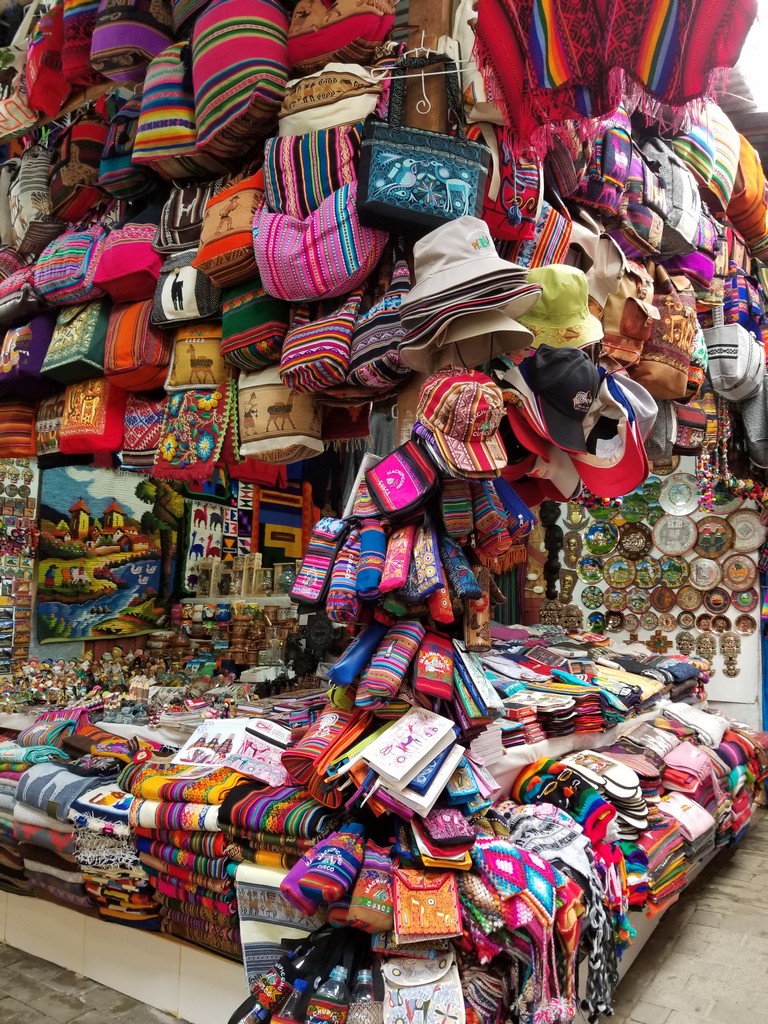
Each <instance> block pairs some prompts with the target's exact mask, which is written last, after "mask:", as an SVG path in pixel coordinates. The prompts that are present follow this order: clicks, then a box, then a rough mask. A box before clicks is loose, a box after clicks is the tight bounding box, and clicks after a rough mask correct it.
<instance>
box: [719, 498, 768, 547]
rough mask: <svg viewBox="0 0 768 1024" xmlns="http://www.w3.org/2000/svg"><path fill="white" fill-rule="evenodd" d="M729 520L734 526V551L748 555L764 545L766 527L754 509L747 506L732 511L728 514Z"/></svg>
mask: <svg viewBox="0 0 768 1024" xmlns="http://www.w3.org/2000/svg"><path fill="white" fill-rule="evenodd" d="M728 522H729V523H730V525H731V526H732V528H733V535H734V536H733V550H734V551H738V553H739V554H740V555H748V554H750V552H752V551H757V550H758V548H761V547H762V546H763V542H764V541H765V532H766V528H765V527H764V526H763V524H762V523H761V522H760V516H759V514H758V513H757V512H755V510H754V509H751V508H745V509H742V510H741V511H740V512H732V513H731V514H730V515H729V516H728Z"/></svg>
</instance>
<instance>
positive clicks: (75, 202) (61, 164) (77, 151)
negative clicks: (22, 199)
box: [51, 97, 109, 224]
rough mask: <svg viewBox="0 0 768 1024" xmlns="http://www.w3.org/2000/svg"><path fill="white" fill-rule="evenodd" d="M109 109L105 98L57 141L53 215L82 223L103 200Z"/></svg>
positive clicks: (52, 188)
mask: <svg viewBox="0 0 768 1024" xmlns="http://www.w3.org/2000/svg"><path fill="white" fill-rule="evenodd" d="M108 113H109V112H108V110H107V103H106V100H104V98H103V97H102V99H101V100H99V101H98V102H97V103H96V104H95V105H94V107H93V111H92V112H90V113H84V114H82V115H81V116H79V117H77V118H75V120H74V121H73V122H72V124H71V125H70V126H69V128H67V129H66V131H64V132H62V134H61V135H60V136H59V138H58V139H57V141H56V147H55V149H54V153H53V164H52V166H51V213H52V214H53V216H54V217H59V218H60V219H61V220H65V221H68V222H69V223H70V224H79V223H80V222H81V221H83V220H85V219H86V218H88V217H90V216H92V214H93V209H94V207H95V206H97V205H98V204H99V202H100V201H101V200H102V199H103V198H104V193H103V192H102V191H101V189H100V188H99V185H98V182H99V166H100V164H101V154H102V152H103V151H104V146H105V145H106V142H107V135H108V134H109V123H108Z"/></svg>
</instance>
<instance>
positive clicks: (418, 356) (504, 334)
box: [398, 309, 533, 373]
mask: <svg viewBox="0 0 768 1024" xmlns="http://www.w3.org/2000/svg"><path fill="white" fill-rule="evenodd" d="M532 343H533V335H532V334H531V332H530V331H529V330H528V329H527V328H526V327H523V325H522V324H520V323H518V321H517V320H514V319H513V318H512V317H511V316H509V315H508V314H507V313H506V312H505V310H502V309H488V310H483V311H482V312H479V313H475V314H472V315H470V316H462V315H459V316H458V317H457V318H456V319H455V320H452V321H450V322H449V323H448V325H447V327H446V329H445V330H444V331H443V332H442V333H441V334H440V335H438V336H437V337H435V338H432V339H430V340H429V341H422V342H417V343H416V344H409V343H408V342H405V343H404V344H403V345H401V347H400V348H399V350H398V355H399V356H400V358H401V359H402V361H403V362H404V363H405V365H406V366H409V367H410V368H411V369H412V370H422V371H424V370H426V371H427V372H431V373H434V371H435V369H437V368H438V367H439V366H440V367H442V366H450V365H452V364H453V363H455V364H456V365H457V366H464V367H466V368H467V369H474V368H475V367H477V366H480V365H482V364H483V363H488V362H490V361H491V360H492V359H495V358H496V357H497V356H505V355H508V354H509V353H510V352H519V351H521V349H524V348H528V347H530V346H531V344H532ZM444 350H447V351H448V352H450V354H451V358H450V361H448V362H446V361H445V360H446V356H444V355H440V353H442V352H443V351H444ZM454 357H455V358H454Z"/></svg>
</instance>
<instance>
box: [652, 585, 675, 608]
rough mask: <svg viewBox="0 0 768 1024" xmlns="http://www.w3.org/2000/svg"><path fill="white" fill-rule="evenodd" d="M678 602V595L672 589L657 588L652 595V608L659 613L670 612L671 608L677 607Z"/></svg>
mask: <svg viewBox="0 0 768 1024" xmlns="http://www.w3.org/2000/svg"><path fill="white" fill-rule="evenodd" d="M676 600H677V595H676V594H675V592H674V590H672V588H671V587H664V586H662V587H656V589H655V590H654V591H653V593H652V594H651V606H652V607H653V608H655V609H656V611H657V612H668V611H669V610H670V608H674V607H675V601H676Z"/></svg>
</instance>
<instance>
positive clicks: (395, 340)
mask: <svg viewBox="0 0 768 1024" xmlns="http://www.w3.org/2000/svg"><path fill="white" fill-rule="evenodd" d="M410 290H411V272H410V270H409V269H408V263H407V261H406V260H405V259H404V258H403V257H400V258H399V259H398V260H397V261H396V262H395V265H394V267H393V268H392V276H391V279H390V281H389V287H388V288H387V290H386V292H385V293H384V295H383V296H382V297H381V298H380V299H379V300H378V301H377V302H374V304H373V305H372V306H371V307H370V309H368V310H366V312H365V313H361V314H360V315H359V316H358V318H357V321H356V323H355V329H354V331H353V332H352V345H351V350H350V358H349V372H348V374H347V383H348V384H352V385H354V386H355V387H361V388H368V389H370V390H371V391H388V390H390V389H391V388H392V385H393V384H397V383H399V382H405V380H406V379H407V378H408V377H409V376H410V373H411V370H410V368H409V367H407V366H406V365H405V363H404V362H403V361H402V359H401V358H400V355H399V353H398V345H399V343H400V341H401V340H402V338H403V337H404V335H405V328H404V327H403V325H402V323H401V321H400V305H401V303H402V301H403V298H404V297H405V296H406V295H407V294H408V292H409V291H410Z"/></svg>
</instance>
